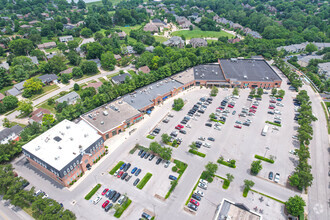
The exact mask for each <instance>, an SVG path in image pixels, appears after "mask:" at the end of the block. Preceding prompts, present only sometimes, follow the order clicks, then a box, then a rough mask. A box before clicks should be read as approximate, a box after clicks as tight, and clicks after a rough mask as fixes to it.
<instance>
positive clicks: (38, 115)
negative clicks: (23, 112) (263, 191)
mask: <svg viewBox="0 0 330 220" xmlns="http://www.w3.org/2000/svg"><path fill="white" fill-rule="evenodd" d="M45 114H51V112H50V111H49V110H48V109H44V108H38V109H37V110H35V111H33V112H32V113H31V115H30V118H29V123H30V124H33V122H36V123H39V124H41V123H42V118H43V117H44V115H45Z"/></svg>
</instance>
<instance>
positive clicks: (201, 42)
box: [189, 38, 207, 48]
mask: <svg viewBox="0 0 330 220" xmlns="http://www.w3.org/2000/svg"><path fill="white" fill-rule="evenodd" d="M189 44H191V45H192V46H193V48H196V47H206V46H207V41H206V40H205V39H203V38H191V39H190V41H189Z"/></svg>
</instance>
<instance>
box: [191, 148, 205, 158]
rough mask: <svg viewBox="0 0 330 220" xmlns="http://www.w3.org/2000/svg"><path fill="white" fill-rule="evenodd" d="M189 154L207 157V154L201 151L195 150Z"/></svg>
mask: <svg viewBox="0 0 330 220" xmlns="http://www.w3.org/2000/svg"><path fill="white" fill-rule="evenodd" d="M188 152H189V153H192V154H195V155H197V156H200V157H205V156H206V154H204V153H201V152H199V151H197V150H193V149H189V151H188Z"/></svg>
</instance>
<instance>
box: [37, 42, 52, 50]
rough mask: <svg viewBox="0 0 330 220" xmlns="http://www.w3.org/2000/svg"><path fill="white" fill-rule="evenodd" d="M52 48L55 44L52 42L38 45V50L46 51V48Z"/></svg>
mask: <svg viewBox="0 0 330 220" xmlns="http://www.w3.org/2000/svg"><path fill="white" fill-rule="evenodd" d="M53 47H56V43H55V42H53V41H52V42H47V43H43V44H38V49H48V48H53Z"/></svg>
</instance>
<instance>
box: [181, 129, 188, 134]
mask: <svg viewBox="0 0 330 220" xmlns="http://www.w3.org/2000/svg"><path fill="white" fill-rule="evenodd" d="M179 132H180V133H181V134H187V132H186V131H185V130H180V131H179Z"/></svg>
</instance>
